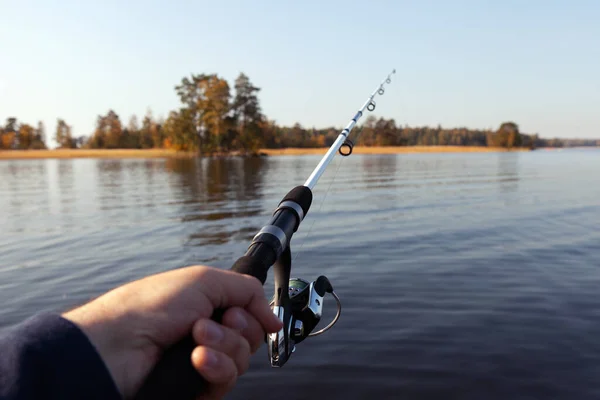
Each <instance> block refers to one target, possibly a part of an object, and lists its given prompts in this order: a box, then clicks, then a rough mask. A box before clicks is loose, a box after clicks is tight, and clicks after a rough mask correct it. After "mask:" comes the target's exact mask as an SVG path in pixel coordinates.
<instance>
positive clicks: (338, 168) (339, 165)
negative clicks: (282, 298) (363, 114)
mask: <svg viewBox="0 0 600 400" xmlns="http://www.w3.org/2000/svg"><path fill="white" fill-rule="evenodd" d="M363 129H364V125H362V126H361V127H360V130H359V131H358V133H357V134H356V137H355V139H354V140H355V142H356V143H358V138H359V137H360V134H361V133H362V131H363ZM344 158H346V157H343V158H342V159H341V160H340V161H339V162H338V164H337V168H336V170H335V173H334V174H333V178H332V179H331V182H329V186H328V187H327V190H325V194H324V195H323V200H321V204H320V205H319V208H318V209H317V212H321V209H322V208H323V204H324V203H325V199H327V195H328V194H329V190H330V189H331V185H333V182H334V181H335V178H336V177H337V174H338V172H339V170H340V168H341V167H342V163H343V162H344ZM316 222H317V219H316V218H315V219H314V220H313V222H312V224H310V226H309V228H308V232H307V233H306V235H305V236H304V239H303V241H302V244H300V247H299V248H298V250H297V251H296V255H295V256H294V257H293V259H292V260H293V261H297V260H298V257H300V254H301V253H302V248H303V247H304V243H306V239H308V236H309V234H310V232H311V231H312V228H313V226H315V223H316Z"/></svg>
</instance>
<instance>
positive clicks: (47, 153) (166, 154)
mask: <svg viewBox="0 0 600 400" xmlns="http://www.w3.org/2000/svg"><path fill="white" fill-rule="evenodd" d="M327 150H328V148H325V147H323V148H307V149H305V148H286V149H262V150H261V151H260V152H261V153H262V154H266V155H269V156H274V155H309V154H325V152H326V151H327ZM517 150H519V151H527V150H528V149H517ZM504 151H507V150H506V149H504V148H496V147H479V146H385V147H362V146H356V147H355V148H354V150H353V154H406V153H489V152H504ZM195 155H196V154H195V153H190V152H178V151H175V150H167V149H57V150H5V151H0V159H36V158H178V157H180V158H185V157H194V156H195Z"/></svg>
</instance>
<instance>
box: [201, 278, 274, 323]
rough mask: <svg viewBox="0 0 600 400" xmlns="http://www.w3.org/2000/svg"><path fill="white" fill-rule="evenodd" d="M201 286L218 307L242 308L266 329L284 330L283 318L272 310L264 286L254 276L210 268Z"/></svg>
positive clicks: (215, 306) (214, 305)
mask: <svg viewBox="0 0 600 400" xmlns="http://www.w3.org/2000/svg"><path fill="white" fill-rule="evenodd" d="M202 286H203V290H202V291H203V293H204V294H205V295H206V297H207V298H208V300H209V301H210V302H211V304H212V305H213V307H214V308H215V309H225V308H230V307H242V308H244V309H246V311H248V312H249V313H250V314H252V315H253V316H254V318H256V319H257V320H258V322H259V323H260V324H261V325H262V327H263V328H264V330H265V332H267V333H272V332H277V331H278V330H280V329H281V321H280V320H279V319H278V318H277V317H276V316H275V315H274V314H273V312H272V311H271V307H269V302H268V301H267V299H266V297H265V293H264V289H263V286H262V284H261V283H260V281H259V280H258V279H256V278H255V277H253V276H251V275H245V274H240V273H238V272H234V271H230V270H222V269H217V268H213V267H208V268H207V269H205V274H204V276H203V279H202Z"/></svg>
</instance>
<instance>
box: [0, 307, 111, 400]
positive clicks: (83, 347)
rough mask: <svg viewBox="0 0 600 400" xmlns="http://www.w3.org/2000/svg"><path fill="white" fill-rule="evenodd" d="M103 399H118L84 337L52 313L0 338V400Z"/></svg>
mask: <svg viewBox="0 0 600 400" xmlns="http://www.w3.org/2000/svg"><path fill="white" fill-rule="evenodd" d="M25 399H27V400H29V399H32V400H33V399H45V400H54V399H64V400H70V399H103V400H113V399H114V400H120V399H121V395H120V393H119V391H118V389H117V387H116V385H115V383H114V381H113V379H112V377H111V375H110V372H109V371H108V369H107V367H106V365H105V364H104V362H103V361H102V358H100V355H99V354H98V352H97V351H96V349H95V348H94V346H93V345H92V344H91V342H90V341H89V340H88V338H87V336H86V335H85V334H84V333H83V332H82V331H81V330H80V329H79V328H78V327H77V326H76V325H75V324H73V323H72V322H70V321H68V320H66V319H64V318H62V317H61V316H60V315H57V314H39V315H36V316H34V317H32V318H30V319H28V320H26V321H24V322H23V323H21V324H19V325H17V326H15V327H13V328H10V329H9V330H7V331H5V332H2V334H0V400H25Z"/></svg>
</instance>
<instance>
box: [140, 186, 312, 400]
mask: <svg viewBox="0 0 600 400" xmlns="http://www.w3.org/2000/svg"><path fill="white" fill-rule="evenodd" d="M283 201H293V202H296V203H297V204H298V205H299V206H300V207H301V208H302V211H303V212H304V215H305V216H306V214H307V213H308V210H309V208H310V205H311V203H312V191H311V190H310V189H309V188H307V187H305V186H296V187H295V188H293V189H292V190H291V191H289V192H288V193H287V194H286V196H285V197H284V198H283V200H282V202H283ZM280 204H281V203H280ZM299 224H300V221H298V219H297V215H296V212H295V211H292V210H289V209H284V210H280V211H279V212H277V213H276V215H274V216H273V217H272V218H271V221H270V222H269V225H274V226H276V227H278V228H279V229H281V230H282V231H283V232H284V233H285V235H286V237H287V241H288V244H289V240H291V238H292V235H293V234H294V232H295V230H296V229H297V228H298V225H299ZM267 239H268V240H267ZM264 240H265V241H266V242H265V241H258V242H254V241H253V243H252V244H251V245H250V247H249V248H248V251H247V252H246V254H245V255H244V256H242V257H240V258H239V259H237V260H236V262H235V263H234V264H233V266H232V267H231V270H233V271H236V272H239V273H241V274H246V275H252V276H254V277H255V278H257V279H258V280H259V281H260V282H261V283H262V284H263V285H264V283H265V281H266V280H267V273H268V271H269V268H270V267H271V266H272V265H273V264H275V262H276V261H277V258H278V257H279V254H277V253H276V251H275V250H274V247H273V245H274V243H268V242H269V241H270V242H272V241H273V240H276V238H275V237H272V236H269V235H267V237H266V238H264ZM280 250H281V251H283V250H285V249H280ZM288 279H289V272H288ZM224 312H225V310H215V313H214V314H213V316H212V317H211V318H212V319H213V320H215V321H217V322H220V321H221V317H222V315H223V313H224ZM195 347H196V344H195V342H194V339H193V338H192V337H191V335H190V336H188V337H186V338H185V339H183V340H181V341H180V342H178V343H176V344H175V345H174V346H172V347H170V348H169V349H167V350H166V351H165V352H164V354H163V356H162V357H161V359H160V360H159V361H158V363H157V364H156V365H155V367H154V369H153V370H152V371H151V372H150V374H149V376H148V377H147V378H146V380H145V382H144V384H143V386H142V388H141V389H140V390H139V391H138V393H137V395H136V397H135V399H137V400H158V399H184V400H195V399H197V398H198V397H199V396H200V395H201V394H202V393H203V391H204V389H205V387H206V381H205V380H204V378H203V377H202V376H201V375H200V374H199V373H198V372H197V371H196V370H195V369H194V367H193V366H192V361H191V354H192V351H193V350H194V348H195Z"/></svg>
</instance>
